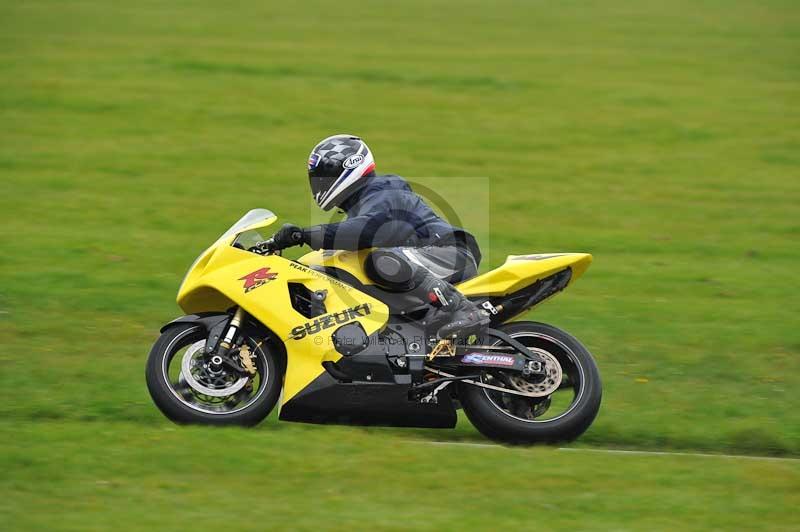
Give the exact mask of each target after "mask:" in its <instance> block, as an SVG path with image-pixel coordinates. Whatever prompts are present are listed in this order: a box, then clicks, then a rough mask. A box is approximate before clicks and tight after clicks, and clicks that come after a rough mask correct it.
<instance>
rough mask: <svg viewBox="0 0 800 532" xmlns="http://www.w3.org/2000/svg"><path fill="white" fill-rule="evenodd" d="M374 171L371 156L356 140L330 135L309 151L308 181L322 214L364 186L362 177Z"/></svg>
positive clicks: (361, 143) (367, 149) (351, 136)
mask: <svg viewBox="0 0 800 532" xmlns="http://www.w3.org/2000/svg"><path fill="white" fill-rule="evenodd" d="M373 170H375V161H374V160H373V158H372V152H371V151H369V148H368V147H367V145H366V144H365V143H364V141H363V140H361V139H360V138H358V137H355V136H353V135H334V136H332V137H328V138H326V139H325V140H323V141H322V142H320V143H319V144H317V145H316V146H314V149H313V150H311V155H309V156H308V180H309V182H310V184H311V194H313V195H314V199H315V200H316V202H317V204H318V205H319V206H320V207H321V208H322V209H323V210H326V211H329V210H331V209H332V208H333V207H337V206H339V205H341V203H342V202H343V201H344V200H345V199H347V197H348V196H350V195H351V194H352V193H353V192H355V191H356V190H358V189H359V188H361V187H362V186H363V185H364V182H365V179H364V176H366V175H369V174H370V173H371V172H372V171H373Z"/></svg>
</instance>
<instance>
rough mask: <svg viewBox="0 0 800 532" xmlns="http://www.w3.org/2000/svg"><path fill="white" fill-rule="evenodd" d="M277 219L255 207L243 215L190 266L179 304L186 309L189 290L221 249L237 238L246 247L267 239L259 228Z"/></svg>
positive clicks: (231, 243) (180, 292) (181, 289)
mask: <svg viewBox="0 0 800 532" xmlns="http://www.w3.org/2000/svg"><path fill="white" fill-rule="evenodd" d="M277 219H278V217H277V216H275V214H274V213H272V212H271V211H269V210H267V209H253V210H251V211H249V212H248V213H247V214H245V215H244V216H242V217H241V218H240V219H239V221H237V222H236V223H235V224H233V225H232V226H231V227H230V228H229V229H228V230H227V231H225V232H224V233H223V234H222V236H220V237H219V238H218V239H217V240H216V242H214V243H213V244H211V246H209V247H208V248H207V249H206V250H205V251H203V252H202V253H201V254H200V256H198V257H197V258H196V259H195V261H194V262H193V263H192V265H191V266H190V267H189V271H188V272H186V276H185V277H184V278H183V282H182V283H181V287H180V289H179V290H178V305H180V306H181V308H183V309H184V310H186V308H185V307H184V304H183V303H182V301H183V300H185V296H186V294H187V292H189V291H190V290H189V289H190V288H191V287H192V286H194V285H195V284H196V282H197V280H198V279H200V278H201V277H202V276H203V272H204V271H205V270H206V269H207V268H208V267H209V266H210V265H211V264H212V263H214V262H215V260H214V259H215V257H217V256H218V254H219V251H220V250H221V249H226V248H228V247H231V246H232V245H233V243H234V241H236V240H239V241H240V243H241V246H242V247H243V248H244V249H247V248H249V247H251V246H253V245H255V244H256V242H258V241H260V240H265V237H264V236H263V235H262V233H261V232H260V231H259V230H260V229H263V228H265V227H268V226H270V225H272V224H273V223H275V221H276V220H277ZM187 312H189V311H187Z"/></svg>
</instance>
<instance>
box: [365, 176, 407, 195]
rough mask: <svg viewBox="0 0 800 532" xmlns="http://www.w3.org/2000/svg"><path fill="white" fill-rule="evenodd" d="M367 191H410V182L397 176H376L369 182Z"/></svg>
mask: <svg viewBox="0 0 800 532" xmlns="http://www.w3.org/2000/svg"><path fill="white" fill-rule="evenodd" d="M365 188H366V190H370V191H379V190H410V189H411V187H410V186H409V185H408V182H407V181H406V180H405V179H404V178H403V177H401V176H399V175H397V174H383V175H376V176H374V177H372V178H371V179H370V180H369V183H367V186H366V187H365Z"/></svg>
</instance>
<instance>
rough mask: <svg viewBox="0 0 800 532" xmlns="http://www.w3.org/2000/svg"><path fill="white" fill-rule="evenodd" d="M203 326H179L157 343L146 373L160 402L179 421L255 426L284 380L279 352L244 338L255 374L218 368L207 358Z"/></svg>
mask: <svg viewBox="0 0 800 532" xmlns="http://www.w3.org/2000/svg"><path fill="white" fill-rule="evenodd" d="M206 334H207V331H206V330H205V328H203V327H200V326H198V325H194V324H181V325H177V326H175V327H171V328H169V329H168V330H166V331H165V332H164V333H163V334H162V335H161V337H160V338H159V339H158V340H157V341H156V343H155V344H154V345H153V348H152V350H151V351H150V356H149V358H148V360H147V368H146V372H145V377H146V379H147V388H148V390H149V391H150V396H151V397H152V398H153V402H155V404H156V406H158V408H159V409H160V410H161V412H163V413H164V415H165V416H167V417H168V418H169V419H171V420H172V421H175V422H177V423H200V424H207V425H255V424H257V423H259V422H260V421H261V420H263V419H264V418H265V417H267V416H268V415H269V413H270V411H272V409H273V407H274V406H275V403H276V402H277V400H278V396H279V394H280V391H281V385H282V382H283V371H282V364H280V363H279V362H280V357H279V353H276V352H275V350H274V348H273V349H270V347H268V346H270V345H271V344H270V343H269V342H262V341H260V340H259V339H256V338H246V339H245V344H244V345H247V347H248V350H249V352H250V355H251V356H250V358H251V361H252V363H253V365H254V366H255V370H256V371H255V375H252V376H242V375H241V374H239V373H236V372H234V371H232V370H229V369H225V368H219V370H218V371H214V370H213V369H212V368H211V367H209V366H208V364H206V363H205V361H204V359H203V352H204V348H205V344H206Z"/></svg>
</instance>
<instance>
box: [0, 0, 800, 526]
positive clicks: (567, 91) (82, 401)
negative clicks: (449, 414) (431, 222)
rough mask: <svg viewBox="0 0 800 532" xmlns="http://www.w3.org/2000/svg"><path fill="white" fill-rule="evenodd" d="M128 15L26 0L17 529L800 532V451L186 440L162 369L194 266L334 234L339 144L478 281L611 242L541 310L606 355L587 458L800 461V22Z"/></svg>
mask: <svg viewBox="0 0 800 532" xmlns="http://www.w3.org/2000/svg"><path fill="white" fill-rule="evenodd" d="M116 4H117V3H109V2H100V1H96V0H85V1H80V2H55V1H34V2H10V1H5V2H0V83H2V85H1V87H2V88H0V120H1V121H2V122H0V123H2V126H3V127H2V129H0V213H2V230H1V231H0V338H2V340H0V365H1V366H2V370H0V470H2V474H0V520H2V522H3V523H4V524H3V525H0V528H5V527H9V529H12V530H41V529H48V530H56V529H63V530H94V529H96V530H106V529H109V528H111V527H112V526H113V527H120V528H130V529H145V528H148V529H164V530H167V529H177V528H178V527H187V528H188V527H191V528H192V529H194V528H196V527H199V528H200V529H210V528H211V527H214V528H219V527H221V526H226V525H227V526H230V525H233V526H235V527H237V528H245V529H264V528H278V529H281V528H284V529H292V528H294V529H309V530H310V529H319V528H334V529H353V528H364V523H365V522H366V521H369V522H371V523H374V525H375V528H378V529H404V528H408V527H411V526H413V527H415V528H422V529H454V528H468V527H475V528H486V529H489V528H498V529H499V528H503V527H506V528H511V527H512V526H516V527H524V528H532V527H533V526H534V524H535V526H537V527H538V528H544V529H573V530H574V529H579V530H580V529H598V530H609V529H619V530H641V529H648V530H649V529H665V530H668V529H669V530H675V529H708V528H716V529H729V528H745V529H759V528H762V529H769V530H780V529H783V530H790V529H798V528H800V520H798V518H797V515H796V513H794V514H793V513H792V512H793V511H794V510H795V509H796V508H797V506H798V504H800V462H793V461H758V460H745V459H725V458H701V457H687V456H671V457H665V456H639V455H602V454H592V453H585V454H584V453H582V452H565V451H556V450H552V449H541V448H534V449H506V448H484V447H472V446H459V445H452V446H448V445H442V446H438V445H432V444H430V443H426V442H431V441H453V442H473V443H480V442H484V440H483V439H482V438H481V437H480V435H479V434H478V433H477V432H475V431H474V430H473V429H472V428H471V427H470V426H469V424H468V423H466V422H463V420H462V423H460V424H459V427H458V428H457V430H455V431H442V432H436V431H414V430H392V429H370V430H366V429H359V428H347V427H333V428H332V427H314V426H304V425H288V424H279V423H277V422H276V421H274V416H273V418H271V419H270V420H269V421H267V422H265V423H264V424H262V425H261V426H260V427H259V428H257V429H255V430H236V429H226V430H211V429H206V428H179V427H175V426H173V425H171V424H170V423H169V422H167V421H166V420H165V419H163V418H162V417H161V415H160V413H159V412H158V411H157V410H156V409H155V407H154V406H153V405H152V403H151V402H150V399H149V397H148V395H147V391H146V389H145V385H144V377H143V372H144V361H145V357H146V355H147V352H148V350H149V347H150V345H151V344H152V342H153V341H154V340H155V338H156V336H157V334H158V328H159V326H160V325H161V324H162V323H164V322H166V321H168V320H170V319H172V318H173V317H175V316H176V315H178V314H179V313H180V310H179V309H178V308H177V306H176V305H175V303H174V296H175V292H176V291H177V288H178V285H179V283H180V281H181V278H182V276H183V274H184V273H185V271H186V268H187V267H188V266H189V264H190V263H191V261H192V260H193V259H194V257H195V256H196V255H197V254H199V252H200V251H201V250H202V249H203V248H204V247H205V246H207V245H208V244H210V243H211V242H212V241H213V240H214V239H215V238H216V237H217V236H218V235H219V234H220V233H221V232H222V231H224V230H225V229H226V228H227V226H229V225H230V224H231V223H233V222H234V221H235V220H236V219H237V218H238V217H239V216H240V215H241V214H242V213H244V212H245V211H246V210H248V209H250V208H253V207H266V208H270V209H272V210H274V211H275V212H276V213H278V214H279V216H281V218H282V219H283V220H286V221H289V220H291V221H295V222H298V223H301V224H302V223H307V222H308V221H309V220H311V218H312V215H313V213H312V210H311V207H310V198H309V194H308V189H307V183H306V180H305V178H304V173H305V163H306V157H307V154H308V151H309V150H310V148H311V147H312V146H313V144H314V142H316V141H317V140H318V139H320V138H322V137H324V136H326V135H329V134H333V133H338V132H345V131H346V132H353V133H358V134H360V135H362V136H363V137H364V138H365V139H366V140H367V141H368V142H369V143H370V146H371V147H372V149H373V151H375V152H376V156H377V162H378V170H379V171H384V172H395V173H399V174H401V175H404V176H407V177H409V178H412V179H414V180H419V181H421V182H424V183H431V184H432V185H431V186H434V188H436V189H437V192H439V193H440V194H442V195H444V196H445V197H447V198H449V199H450V201H451V202H452V204H453V207H454V209H455V210H456V212H457V213H458V214H459V216H460V217H461V218H462V221H463V222H464V223H465V224H466V226H467V228H468V229H470V230H473V231H474V232H475V233H476V234H477V235H479V236H480V237H481V240H482V242H483V243H484V244H483V247H484V251H485V252H486V253H485V260H484V263H483V265H482V269H483V270H486V269H490V268H492V267H494V266H495V265H497V264H499V263H500V262H501V261H502V260H503V258H504V257H505V256H506V255H508V254H514V253H531V252H550V251H587V252H590V253H592V254H594V256H595V263H594V265H593V266H592V268H591V269H590V270H589V271H588V272H587V274H586V276H585V277H584V278H582V279H581V280H580V281H579V282H578V283H577V284H576V286H575V287H574V288H570V290H568V291H567V292H566V293H565V294H563V295H560V296H559V297H558V298H556V299H554V300H553V301H551V302H549V303H547V304H546V305H544V306H542V307H541V308H539V309H536V310H535V311H534V312H532V313H531V314H530V315H529V318H530V319H537V320H539V321H545V322H548V323H552V324H554V325H557V326H560V327H562V328H565V329H566V330H568V331H570V332H571V333H573V334H574V335H576V336H577V337H579V338H580V339H581V340H582V341H583V342H584V343H585V344H586V345H587V346H588V347H589V348H590V350H592V352H593V353H594V354H595V356H596V358H597V360H598V363H599V366H600V369H601V373H602V376H603V379H604V389H605V393H604V402H603V408H602V410H601V412H600V415H599V417H598V419H597V421H596V422H595V424H594V425H593V427H592V428H591V429H590V430H589V431H588V432H587V433H586V434H585V435H584V436H583V438H581V440H579V441H578V442H577V443H576V444H575V445H577V446H582V447H594V448H597V447H610V448H626V449H646V450H682V451H699V452H713V453H735V454H739V453H744V454H753V455H782V456H785V457H800V394H799V393H798V389H799V388H800V321H799V320H798V314H799V313H800V289H798V282H797V278H798V276H797V274H796V271H795V270H796V269H797V262H798V260H799V259H800V245H798V244H799V243H800V5H798V4H797V3H796V2H792V1H775V0H769V1H761V2H757V1H744V0H737V1H727V2H723V1H721V0H719V1H715V0H704V1H695V2H689V1H686V0H677V1H674V2H655V1H649V0H645V1H621V0H608V1H605V2H596V1H588V2H575V1H571V0H567V1H562V2H543V1H535V0H531V1H521V0H500V1H498V2H477V1H473V0H466V1H461V2H444V1H432V2H430V1H429V2H421V1H409V2H403V3H392V4H384V3H382V2H372V1H369V2H337V3H335V4H331V3H330V2H303V3H297V2H295V3H291V2H290V3H286V2H282V3H271V2H270V3H267V2H251V1H237V2H232V3H219V2H169V3H165V2H150V1H145V2H137V3H130V4H128V5H116ZM465 178H480V179H465ZM426 179H427V181H426ZM487 221H488V223H486V222H487ZM362 520H363V521H362Z"/></svg>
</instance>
